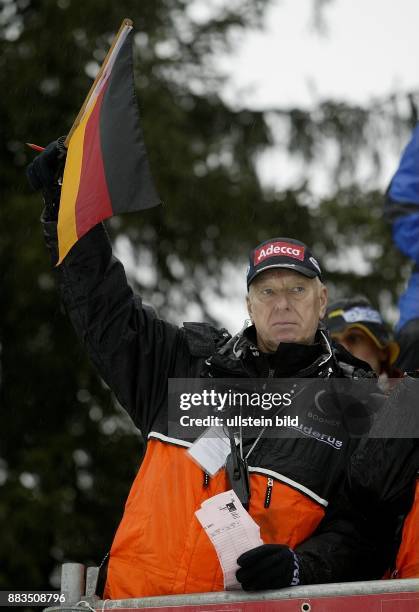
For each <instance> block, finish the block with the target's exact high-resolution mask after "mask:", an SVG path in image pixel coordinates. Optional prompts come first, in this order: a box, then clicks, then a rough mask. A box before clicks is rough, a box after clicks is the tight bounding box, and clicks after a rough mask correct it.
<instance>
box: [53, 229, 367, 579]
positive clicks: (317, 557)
mask: <svg viewBox="0 0 419 612" xmlns="http://www.w3.org/2000/svg"><path fill="white" fill-rule="evenodd" d="M44 233H45V238H46V242H47V245H48V247H49V249H50V252H51V256H52V260H53V261H54V259H55V257H56V224H55V222H45V223H44ZM56 274H57V279H58V285H59V289H60V293H61V298H62V301H63V303H64V305H65V308H66V310H67V312H68V314H69V317H70V319H71V321H72V323H73V326H74V328H75V330H76V332H77V335H78V336H79V338H80V339H81V340H82V342H83V343H84V345H85V346H86V348H87V350H88V353H89V356H90V358H91V360H92V361H93V363H94V364H95V366H96V367H97V369H98V371H99V373H100V375H101V376H102V378H103V379H104V380H105V382H106V383H107V384H108V385H109V387H110V388H111V390H112V391H113V392H114V393H115V395H116V397H117V399H118V400H119V402H120V403H121V405H122V406H123V407H124V408H125V409H126V410H127V411H128V413H129V414H130V416H131V417H132V419H133V421H134V423H135V424H136V426H137V427H138V428H139V429H140V430H141V432H142V433H143V435H144V437H149V438H153V437H157V438H158V439H164V438H165V437H167V433H168V432H167V384H166V382H167V379H168V378H169V377H171V378H194V377H210V378H211V377H214V378H225V377H229V378H240V377H246V378H265V377H273V378H275V377H296V378H311V377H316V378H328V377H331V378H335V377H337V378H363V377H372V376H373V375H372V374H371V372H370V371H369V370H368V367H367V366H366V364H364V363H363V362H360V361H359V360H357V359H355V358H353V357H352V356H351V355H350V354H349V353H347V352H346V351H344V350H342V349H340V348H337V347H334V346H332V345H331V343H330V341H329V339H328V337H327V334H326V332H324V331H322V330H319V332H318V335H317V342H316V343H315V344H314V345H313V346H303V345H295V344H292V345H290V344H288V345H287V344H281V345H280V346H279V349H278V351H277V353H276V354H275V355H273V356H270V357H268V356H267V355H263V354H261V353H260V352H259V351H258V349H257V347H256V343H255V336H254V330H253V329H252V328H250V329H248V330H246V331H245V332H244V334H242V335H238V336H235V337H233V338H232V337H231V336H230V334H228V332H227V331H226V330H217V329H215V328H214V327H212V326H210V325H206V324H196V323H192V324H184V326H183V327H180V328H179V327H176V326H174V325H171V324H170V323H168V322H166V321H162V320H161V319H159V318H158V317H157V316H156V314H155V312H154V310H153V309H151V308H150V307H146V306H143V305H142V302H141V299H140V298H138V297H137V296H135V295H134V294H133V292H132V290H131V288H130V287H129V285H128V283H127V280H126V276H125V272H124V269H123V266H122V264H121V263H120V262H119V261H118V260H117V259H116V258H115V257H114V256H113V255H112V250H111V246H110V243H109V240H108V239H107V236H106V233H105V231H104V228H103V226H102V225H98V226H96V227H95V228H93V230H91V231H90V232H89V233H88V234H86V235H85V236H84V237H83V238H81V239H80V240H79V242H78V243H77V244H76V245H75V246H74V247H73V249H72V251H71V252H70V253H69V255H68V256H67V257H66V259H65V260H64V262H63V264H62V265H60V266H59V268H58V269H57V270H56ZM346 434H348V432H346ZM357 446H358V440H357V439H353V438H351V436H350V435H346V436H345V439H344V440H343V441H342V447H341V448H340V449H339V450H337V449H336V448H332V447H331V446H330V445H327V444H320V443H319V442H318V440H316V439H310V438H309V439H301V437H300V438H290V439H281V440H278V439H264V438H263V439H262V440H261V442H260V444H259V445H258V446H257V447H256V448H255V450H254V451H253V453H252V456H251V457H249V464H250V466H251V467H250V470H251V471H252V469H253V470H254V471H255V472H256V473H269V474H271V473H273V474H274V475H277V477H278V479H279V480H280V479H281V477H282V478H285V479H286V480H287V481H290V482H291V486H295V487H296V488H299V490H300V491H302V492H303V493H304V494H308V495H309V496H312V499H319V500H322V502H326V503H325V505H326V506H327V507H328V510H327V513H326V520H324V521H323V522H322V524H321V526H320V530H319V532H318V534H317V535H316V536H314V537H312V538H309V540H307V541H306V542H305V543H304V544H302V545H300V547H299V548H297V551H299V552H301V559H302V570H303V571H302V573H303V576H304V577H305V578H304V581H305V582H307V583H311V582H328V581H335V580H354V579H357V578H364V579H366V578H368V577H370V576H369V575H368V567H365V565H362V571H361V573H362V575H360V568H361V565H360V564H359V559H360V556H362V555H364V557H366V558H368V559H370V560H371V564H372V565H374V570H375V557H374V555H376V553H377V546H376V540H375V539H374V540H373V541H372V540H371V539H370V538H369V537H367V535H368V534H367V530H364V525H365V524H366V521H367V518H366V516H365V514H363V508H362V504H359V505H358V504H356V503H355V504H354V503H353V500H352V498H351V496H346V497H345V500H348V499H349V500H350V501H349V502H348V503H350V507H348V506H346V505H345V504H342V503H340V502H339V504H336V500H340V499H341V498H342V497H341V496H342V495H343V493H342V494H341V493H339V491H340V490H341V485H342V482H343V481H344V479H345V473H346V472H347V469H348V465H349V460H350V457H351V456H352V454H353V452H354V450H355V449H356V448H357ZM371 468H372V466H371V465H370V464H369V463H367V464H365V469H366V470H367V471H368V470H370V469H371ZM345 495H347V494H346V493H345ZM329 501H330V502H331V503H329ZM345 503H346V502H345ZM352 506H354V507H355V510H352ZM336 551H338V552H337V554H336ZM375 571H377V570H375Z"/></svg>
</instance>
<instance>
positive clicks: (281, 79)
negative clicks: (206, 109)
mask: <svg viewBox="0 0 419 612" xmlns="http://www.w3.org/2000/svg"><path fill="white" fill-rule="evenodd" d="M312 5H313V3H312V0H276V1H275V2H274V3H273V5H272V8H271V9H270V10H269V11H268V12H267V14H266V17H265V29H264V31H263V32H249V33H248V34H247V35H245V36H244V37H243V38H242V39H241V42H240V44H239V45H238V50H237V52H236V53H235V54H234V55H233V56H232V57H231V58H230V59H228V60H227V59H226V60H224V62H223V65H224V66H225V68H226V69H227V70H228V72H229V74H230V75H231V77H232V78H231V81H230V83H229V85H228V87H227V88H226V92H225V93H226V96H227V97H228V99H231V100H235V99H238V96H239V95H240V99H242V100H244V101H245V103H247V104H251V105H252V106H254V107H255V108H267V107H268V108H269V107H273V106H278V105H282V106H287V105H294V104H295V105H298V106H310V105H312V104H313V103H316V102H318V101H319V100H322V99H325V98H339V99H345V100H348V101H351V102H358V103H365V102H368V101H370V100H371V99H373V98H377V97H378V98H381V97H383V96H387V95H388V94H389V93H391V92H394V91H395V90H399V91H406V90H410V89H418V88H419V36H418V26H419V2H418V0H397V1H395V0H334V1H333V2H332V3H331V4H330V5H327V6H326V7H325V9H324V11H323V16H324V21H325V25H326V33H325V34H323V35H322V34H319V32H318V31H315V30H313V28H312V27H311V25H312V20H313V16H312ZM239 92H240V93H239Z"/></svg>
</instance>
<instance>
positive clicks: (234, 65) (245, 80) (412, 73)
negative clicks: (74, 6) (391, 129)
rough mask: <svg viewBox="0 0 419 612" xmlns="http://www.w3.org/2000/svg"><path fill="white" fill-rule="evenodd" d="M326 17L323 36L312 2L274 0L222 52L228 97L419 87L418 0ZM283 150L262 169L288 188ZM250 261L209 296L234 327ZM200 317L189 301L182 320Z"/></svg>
mask: <svg viewBox="0 0 419 612" xmlns="http://www.w3.org/2000/svg"><path fill="white" fill-rule="evenodd" d="M230 1H231V2H233V3H235V4H237V2H239V0H230ZM220 3H225V0H205V2H202V0H196V1H195V2H191V4H190V5H189V8H188V10H191V11H193V12H194V14H195V15H196V16H197V17H198V18H202V19H204V20H205V17H206V16H208V15H209V14H211V10H212V8H213V7H214V6H217V5H219V4H220ZM323 16H324V22H325V26H326V31H325V33H322V34H320V33H319V31H316V30H313V27H312V23H313V0H276V1H275V2H274V3H273V4H272V8H271V9H270V10H269V11H268V12H267V14H266V16H265V27H264V30H263V31H250V32H248V33H247V34H245V35H243V34H242V35H241V36H240V38H238V40H237V45H236V51H235V52H234V53H233V54H231V55H230V56H228V57H224V58H220V60H219V61H220V68H221V69H222V70H223V72H224V73H225V74H227V75H228V77H229V78H228V81H227V83H226V86H225V88H224V92H223V96H224V97H225V99H226V100H227V101H228V102H230V103H231V104H232V105H239V106H241V105H246V106H250V107H252V108H255V109H268V108H277V107H289V106H294V105H295V106H298V107H307V108H310V107H312V106H315V105H316V104H317V103H318V102H320V101H322V100H324V99H330V98H332V99H333V98H334V99H338V100H345V101H349V102H351V103H358V104H361V105H363V104H368V103H369V102H371V101H372V100H376V99H383V98H386V97H387V96H388V95H389V94H390V93H394V92H401V93H405V92H407V91H412V90H413V91H415V90H419V35H418V27H419V0H397V1H395V0H335V1H334V2H332V3H331V4H330V5H328V6H326V8H325V9H324V12H323ZM281 155H282V157H283V154H282V153H281V154H279V153H278V154H277V155H275V154H273V155H272V154H270V155H269V157H267V158H266V159H265V160H264V162H263V167H262V168H261V175H262V178H263V180H265V181H266V183H270V184H272V183H273V184H275V182H277V186H278V188H281V187H283V186H284V184H283V183H282V184H281V182H280V178H279V176H281V178H282V179H284V173H283V172H282V173H278V165H279V164H282V167H287V168H289V171H288V172H286V173H285V176H286V180H287V181H291V182H292V176H293V171H294V169H293V168H292V167H291V166H290V164H289V162H288V160H284V159H282V157H281ZM398 156H399V152H396V151H395V152H394V154H393V158H391V156H390V157H389V159H388V171H387V175H386V172H384V176H383V179H382V180H383V186H384V185H386V184H387V182H388V179H389V178H390V176H391V174H392V172H393V171H394V169H395V167H396V164H397V159H398ZM121 255H122V253H121ZM354 256H355V257H356V254H355V255H354ZM124 259H125V258H124ZM126 263H128V262H126ZM245 267H246V266H245V264H244V265H243V269H237V268H233V267H232V266H227V267H226V269H225V283H223V284H224V289H225V290H226V292H227V294H228V299H227V300H226V301H219V300H215V299H211V296H208V299H207V303H209V304H211V305H212V314H213V315H214V316H215V317H216V318H218V319H219V320H220V321H222V323H223V324H224V325H225V326H226V327H227V328H228V329H230V331H232V332H235V331H237V330H238V329H240V327H241V325H242V322H243V319H244V318H245V317H246V309H245V306H244V297H245V284H244V278H245ZM139 277H141V273H140V274H139ZM195 317H196V312H195V310H194V308H193V306H192V305H191V312H189V313H184V317H183V320H192V319H194V318H195ZM395 317H396V313H394V314H393V317H392V318H395Z"/></svg>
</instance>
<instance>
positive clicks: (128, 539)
mask: <svg viewBox="0 0 419 612" xmlns="http://www.w3.org/2000/svg"><path fill="white" fill-rule="evenodd" d="M156 435H157V436H158V438H154V439H153V433H151V434H150V437H151V439H150V440H149V442H148V446H147V452H146V454H145V457H144V460H143V463H142V465H141V468H140V470H139V472H138V474H137V477H136V479H135V481H134V483H133V485H132V488H131V491H130V494H129V496H128V499H127V502H126V506H125V512H124V516H123V518H122V521H121V523H120V525H119V528H118V530H117V533H116V536H115V539H114V542H113V545H112V549H111V554H110V560H109V566H108V578H107V583H106V587H105V593H104V598H109V599H124V598H133V597H147V596H152V595H172V594H180V593H199V592H201V593H202V592H208V591H222V590H224V584H223V575H222V570H221V567H220V564H219V562H218V559H217V555H216V553H215V549H214V547H213V545H212V544H211V542H210V540H209V538H208V536H207V535H206V533H205V531H204V530H203V528H202V527H201V525H200V523H199V521H198V519H197V518H196V516H195V515H194V513H195V511H196V510H198V509H199V507H200V505H201V503H202V502H203V501H204V500H205V499H208V498H209V497H212V496H213V495H217V494H218V493H222V492H223V491H227V490H229V489H230V488H231V487H230V485H229V482H228V480H227V477H226V474H225V470H220V471H219V472H218V473H217V474H216V475H215V476H214V477H213V478H211V479H210V481H209V484H208V485H207V486H205V483H204V473H203V471H202V470H201V469H200V468H199V466H198V465H196V464H195V463H194V462H193V461H192V460H191V459H190V458H189V457H188V456H187V455H186V448H185V446H190V445H189V444H188V443H186V442H182V441H180V440H173V439H170V438H168V437H167V436H164V435H162V434H156ZM249 472H250V489H251V498H250V506H249V513H250V515H251V516H252V517H253V519H254V520H255V521H256V523H257V524H258V525H259V526H260V535H261V538H262V540H263V541H264V543H281V544H286V545H288V546H290V547H295V546H296V545H297V544H299V543H300V542H302V541H303V540H305V539H306V538H307V537H308V536H310V535H311V534H312V533H313V531H314V530H315V529H316V527H317V526H318V524H319V523H320V521H321V519H322V518H323V516H324V512H325V506H327V501H326V500H323V499H321V498H320V497H318V496H317V495H316V494H315V493H314V492H312V491H310V490H309V489H307V488H306V487H304V486H302V485H300V484H299V483H298V482H294V481H292V480H291V479H289V478H286V477H284V476H281V474H279V473H275V472H273V471H272V470H266V469H263V468H258V467H257V466H255V467H252V466H249ZM272 481H273V487H272V488H271V489H270V493H271V495H269V496H267V490H268V485H269V486H272ZM268 501H269V503H268Z"/></svg>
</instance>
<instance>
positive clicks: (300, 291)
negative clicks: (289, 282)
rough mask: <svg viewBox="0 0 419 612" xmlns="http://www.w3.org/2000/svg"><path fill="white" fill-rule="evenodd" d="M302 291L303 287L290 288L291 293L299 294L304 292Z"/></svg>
mask: <svg viewBox="0 0 419 612" xmlns="http://www.w3.org/2000/svg"><path fill="white" fill-rule="evenodd" d="M304 291H305V287H291V288H290V292H291V293H296V294H301V293H304Z"/></svg>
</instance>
